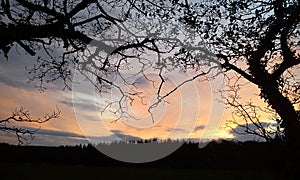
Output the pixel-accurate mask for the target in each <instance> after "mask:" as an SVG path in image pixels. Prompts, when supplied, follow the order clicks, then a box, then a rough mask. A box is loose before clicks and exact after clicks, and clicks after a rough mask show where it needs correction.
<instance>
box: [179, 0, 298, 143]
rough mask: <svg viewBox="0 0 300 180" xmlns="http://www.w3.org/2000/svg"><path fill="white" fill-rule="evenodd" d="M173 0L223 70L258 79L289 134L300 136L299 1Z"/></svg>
mask: <svg viewBox="0 0 300 180" xmlns="http://www.w3.org/2000/svg"><path fill="white" fill-rule="evenodd" d="M175 3H177V4H180V5H181V7H182V9H183V11H184V12H185V15H184V16H183V17H182V18H181V20H182V22H184V23H186V24H188V25H190V26H191V27H192V28H195V29H197V30H198V32H199V33H200V35H201V36H202V37H203V38H204V39H205V42H206V43H207V44H209V45H210V47H211V50H212V52H214V53H215V54H216V55H217V57H219V60H220V63H221V65H222V67H223V71H224V72H225V73H226V72H229V71H231V72H234V73H236V74H238V75H240V76H242V78H243V79H244V80H246V81H248V82H250V83H252V84H254V85H256V86H257V87H258V88H259V89H260V95H259V96H260V97H261V98H262V99H264V100H265V102H267V103H268V104H269V106H270V107H271V108H272V109H274V110H275V111H276V113H277V114H278V115H279V116H280V118H281V119H282V126H283V128H284V133H285V138H286V140H287V141H288V142H289V143H297V142H299V138H298V137H299V132H300V124H299V117H298V115H297V112H296V107H297V105H299V94H300V93H299V90H300V88H299V87H300V86H299V76H298V74H299V64H300V56H299V33H300V31H299V27H300V23H299V21H300V14H299V13H300V11H299V10H300V5H299V1H292V0H291V1H282V0H268V1H248V0H247V1H227V0H216V1H210V2H206V3H205V2H203V3H202V2H201V3H188V2H187V1H186V2H180V1H176V2H175ZM229 79H230V78H229Z"/></svg>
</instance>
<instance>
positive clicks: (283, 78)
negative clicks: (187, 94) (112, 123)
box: [0, 0, 300, 143]
mask: <svg viewBox="0 0 300 180" xmlns="http://www.w3.org/2000/svg"><path fill="white" fill-rule="evenodd" d="M1 2H2V3H1V7H2V9H1V17H2V19H4V20H2V21H1V24H0V33H1V35H2V36H1V37H5V38H1V39H0V49H1V50H2V51H3V53H4V55H5V56H6V57H8V53H9V50H10V48H11V47H12V46H13V45H17V46H20V47H22V49H24V50H25V51H26V52H27V53H29V54H31V55H34V54H35V53H36V52H37V51H43V52H44V53H45V54H46V57H43V56H38V58H37V59H38V62H40V64H39V65H37V66H36V67H34V68H33V69H32V71H31V73H33V74H34V75H33V79H36V78H37V79H39V80H40V82H41V84H40V87H43V86H42V85H43V82H44V81H46V82H50V81H54V80H56V79H63V81H64V82H65V85H66V87H69V85H68V82H70V81H71V78H70V77H71V75H72V71H71V70H70V69H72V68H75V69H77V70H78V71H80V72H81V73H82V74H83V75H84V76H85V77H86V78H88V79H90V80H91V82H94V85H95V87H97V88H98V90H99V92H105V91H106V90H109V89H110V88H116V89H117V90H119V92H120V93H121V99H120V100H119V101H116V102H110V103H109V104H108V107H110V106H111V105H112V104H117V106H118V107H119V108H117V109H116V110H115V111H114V113H115V114H118V115H120V116H119V117H124V115H125V116H126V111H124V108H125V107H124V102H128V101H129V102H132V101H133V100H134V98H133V96H137V97H139V98H140V99H141V101H142V100H143V96H142V95H141V93H140V92H138V91H137V90H136V89H135V86H134V83H133V82H129V81H128V79H127V78H126V77H125V76H124V74H123V73H124V71H128V70H130V69H132V66H134V67H135V69H136V71H135V72H134V73H133V74H140V75H143V76H145V78H146V79H149V78H148V77H147V76H146V75H145V74H144V72H145V71H146V70H147V69H148V68H149V67H150V68H154V69H155V70H156V72H157V74H158V76H159V77H160V83H159V84H160V85H159V86H158V87H157V102H158V103H160V102H163V100H164V98H165V97H167V96H168V95H169V93H165V94H162V91H161V88H162V87H163V84H164V83H165V82H166V78H164V76H163V75H164V73H166V72H170V71H173V70H175V69H179V70H181V71H187V70H194V71H196V72H197V75H195V77H193V78H192V79H191V80H193V79H196V78H201V77H204V76H205V75H207V74H208V73H209V72H210V71H212V70H214V69H216V68H217V67H218V66H217V65H219V64H221V67H222V69H221V71H220V72H224V73H227V72H229V71H233V72H235V73H237V74H239V75H241V76H242V77H243V79H245V80H247V81H249V82H250V83H253V84H255V85H256V86H257V87H258V88H259V89H260V97H261V98H262V99H264V100H265V101H266V102H267V103H268V104H269V106H270V107H271V108H272V109H274V110H275V111H276V113H277V114H278V115H279V116H280V118H281V119H282V126H283V127H284V133H285V138H286V140H287V141H288V142H289V143H296V142H299V140H298V135H299V132H300V124H299V118H298V115H297V113H296V108H295V106H296V105H297V104H299V94H300V93H299V89H300V88H299V77H298V76H297V72H298V68H299V64H300V57H299V33H300V32H299V21H300V16H299V13H300V5H299V2H298V1H292V0H291V1H281V0H268V1H250V0H247V1H243V2H240V1H231V0H230V1H229V0H214V1H209V2H207V1H201V2H189V1H187V0H185V1H179V0H174V1H173V0H172V1H162V0H157V1H148V0H135V1H131V0H130V1H109V0H106V1H96V0H94V1H93V0H90V1H88V0H81V1H79V0H78V1H76V0H73V1H71V0H70V1H68V0H66V1H58V0H57V1H56V0H52V1H45V3H44V2H38V1H33V0H32V1H29V0H28V1H27V0H14V1H13V0H2V1H1ZM180 25H184V26H186V27H188V29H189V30H184V31H182V26H180ZM21 32H22V33H21ZM201 38H203V39H204V42H202V40H201V41H197V40H198V39H201ZM203 44H205V47H206V48H203V47H204V46H203ZM89 47H90V48H89ZM207 48H208V49H209V50H210V51H207ZM39 49H40V50H39ZM147 55H148V56H147ZM150 55H152V56H151V58H149V56H150ZM153 55H155V57H153ZM215 56H217V57H218V58H214V57H215ZM153 62H154V63H153ZM137 64H138V65H137ZM215 65H216V66H215ZM203 67H209V70H208V71H205V70H204V69H203ZM95 77H96V80H97V81H95V80H94V79H93V78H95ZM116 79H120V82H121V83H119V84H116V83H115V80H116ZM228 79H229V80H230V78H228ZM150 80H151V79H150ZM185 82H189V80H186V81H184V82H183V83H182V84H179V85H178V86H179V87H180V86H181V85H183V84H184V83H185ZM120 84H122V85H120ZM123 86H126V87H129V89H130V90H124V89H123V88H122V87H123ZM175 90H176V88H175V89H174V91H175ZM172 92H173V91H172V90H171V91H170V93H172ZM153 107H157V104H156V103H154V104H153V106H152V105H151V106H150V108H149V110H150V111H151V108H153ZM117 119H118V118H117Z"/></svg>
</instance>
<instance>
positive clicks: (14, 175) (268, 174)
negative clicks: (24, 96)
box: [0, 163, 286, 180]
mask: <svg viewBox="0 0 300 180" xmlns="http://www.w3.org/2000/svg"><path fill="white" fill-rule="evenodd" d="M0 168H1V179H140V180H157V179H174V180H175V179H178V180H179V179H180V180H183V179H184V180H185V179H187V180H188V179H237V180H238V179H286V178H285V174H284V173H283V172H279V171H272V170H220V169H218V170H203V169H178V168H176V169H172V168H144V167H143V168H134V167H100V166H98V167H97V166H82V165H57V164H56V165H55V164H30V163H1V164H0Z"/></svg>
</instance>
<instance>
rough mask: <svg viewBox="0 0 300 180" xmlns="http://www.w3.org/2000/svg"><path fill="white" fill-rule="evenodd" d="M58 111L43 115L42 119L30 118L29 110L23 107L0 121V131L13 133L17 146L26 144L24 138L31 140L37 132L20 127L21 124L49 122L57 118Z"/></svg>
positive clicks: (26, 141) (26, 140)
mask: <svg viewBox="0 0 300 180" xmlns="http://www.w3.org/2000/svg"><path fill="white" fill-rule="evenodd" d="M59 114H60V110H59V109H57V110H56V111H53V113H52V114H45V115H44V116H43V117H37V118H35V117H32V116H31V115H30V113H29V110H27V109H24V108H23V107H21V108H19V109H16V110H15V111H14V112H12V114H11V116H9V117H7V118H5V119H2V120H0V131H6V132H9V133H15V134H16V136H17V138H18V142H19V144H24V143H28V139H27V138H26V136H29V137H30V138H31V139H33V137H34V133H35V132H36V131H37V130H38V129H36V130H30V129H28V128H25V127H21V126H20V125H22V123H37V124H42V123H45V122H48V121H50V120H51V119H56V118H59Z"/></svg>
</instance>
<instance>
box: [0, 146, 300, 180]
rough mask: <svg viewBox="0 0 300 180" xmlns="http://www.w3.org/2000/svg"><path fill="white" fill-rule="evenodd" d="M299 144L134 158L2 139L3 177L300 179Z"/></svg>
mask: <svg viewBox="0 0 300 180" xmlns="http://www.w3.org/2000/svg"><path fill="white" fill-rule="evenodd" d="M174 143H176V142H174ZM116 145H117V144H116ZM166 145H167V144H166ZM299 149H300V148H299V147H288V146H286V145H284V144H270V143H258V142H244V143H236V142H230V141H222V142H211V143H209V144H208V145H207V146H206V147H204V148H202V149H199V148H198V144H193V143H185V144H184V145H183V146H181V147H180V148H179V149H178V150H177V151H175V152H174V153H172V154H171V155H169V156H167V157H165V158H163V159H160V160H158V161H154V162H150V163H141V164H138V163H137V164H134V163H125V162H120V161H117V160H114V159H111V158H109V157H107V156H105V155H103V154H102V153H100V152H98V151H97V150H96V149H95V148H93V146H91V145H89V146H67V147H66V146H60V147H39V146H13V145H8V144H0V151H1V152H0V153H1V159H0V169H1V178H0V179H139V180H147V179H149V180H150V179H151V180H158V179H184V180H185V179H187V180H189V179H237V180H240V179H299V178H298V177H299V175H298V171H299V170H300V163H299V162H300V153H299Z"/></svg>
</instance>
